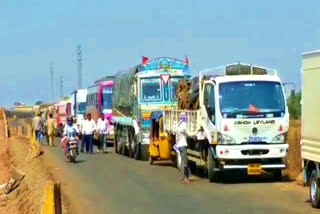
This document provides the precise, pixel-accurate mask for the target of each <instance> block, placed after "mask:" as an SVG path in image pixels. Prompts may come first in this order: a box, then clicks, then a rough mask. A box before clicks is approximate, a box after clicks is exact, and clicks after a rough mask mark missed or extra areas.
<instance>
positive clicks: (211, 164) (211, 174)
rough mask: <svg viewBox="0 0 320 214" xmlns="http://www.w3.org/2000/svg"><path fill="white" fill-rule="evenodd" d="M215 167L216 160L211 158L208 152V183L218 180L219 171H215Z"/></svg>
mask: <svg viewBox="0 0 320 214" xmlns="http://www.w3.org/2000/svg"><path fill="white" fill-rule="evenodd" d="M215 168H217V162H216V161H215V160H214V159H213V156H212V154H211V152H208V178H209V182H210V183H212V182H217V181H219V178H220V174H221V173H220V172H219V171H215Z"/></svg>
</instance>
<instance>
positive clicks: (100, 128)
mask: <svg viewBox="0 0 320 214" xmlns="http://www.w3.org/2000/svg"><path fill="white" fill-rule="evenodd" d="M109 124H111V121H109V120H108V119H105V117H104V114H101V115H100V117H99V119H98V121H97V123H96V122H95V121H94V120H93V119H92V117H91V114H90V113H88V114H87V115H86V116H85V119H84V120H83V121H82V122H81V123H80V125H79V126H77V125H76V120H75V118H74V117H72V116H70V117H68V118H67V123H66V125H65V126H64V127H63V134H62V136H61V137H65V136H67V133H68V131H70V130H74V131H75V132H76V133H77V135H78V139H79V141H81V145H80V151H81V152H82V153H83V152H86V153H93V152H94V151H93V144H94V139H95V140H96V142H97V143H98V145H97V146H98V148H97V150H96V152H102V153H106V149H107V133H108V128H109ZM32 132H33V133H35V140H36V142H39V143H41V144H43V139H44V138H45V137H46V138H47V141H48V145H49V146H54V136H55V135H56V133H55V132H56V122H55V120H54V119H53V114H52V113H49V112H48V111H47V112H45V113H43V114H41V112H40V111H38V112H36V114H35V117H34V118H33V121H32Z"/></svg>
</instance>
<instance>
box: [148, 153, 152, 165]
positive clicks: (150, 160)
mask: <svg viewBox="0 0 320 214" xmlns="http://www.w3.org/2000/svg"><path fill="white" fill-rule="evenodd" d="M149 164H150V165H153V158H152V157H151V156H150V155H149Z"/></svg>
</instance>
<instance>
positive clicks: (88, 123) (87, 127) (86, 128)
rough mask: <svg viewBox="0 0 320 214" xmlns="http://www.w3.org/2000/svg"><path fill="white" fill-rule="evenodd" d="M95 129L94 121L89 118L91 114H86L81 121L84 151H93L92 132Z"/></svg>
mask: <svg viewBox="0 0 320 214" xmlns="http://www.w3.org/2000/svg"><path fill="white" fill-rule="evenodd" d="M95 130H96V123H95V122H94V121H93V120H92V119H91V114H90V113H89V114H87V118H86V120H85V121H84V123H83V130H82V131H83V134H84V136H83V137H84V142H85V144H86V152H87V153H88V152H89V153H90V154H92V153H93V132H94V131H95Z"/></svg>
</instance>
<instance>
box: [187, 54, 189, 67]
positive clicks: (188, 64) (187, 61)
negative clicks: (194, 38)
mask: <svg viewBox="0 0 320 214" xmlns="http://www.w3.org/2000/svg"><path fill="white" fill-rule="evenodd" d="M186 65H189V59H188V57H187V56H186Z"/></svg>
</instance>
